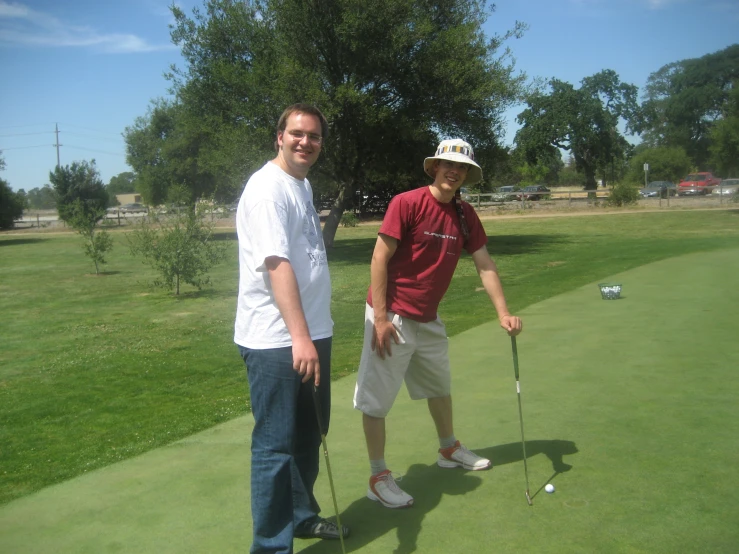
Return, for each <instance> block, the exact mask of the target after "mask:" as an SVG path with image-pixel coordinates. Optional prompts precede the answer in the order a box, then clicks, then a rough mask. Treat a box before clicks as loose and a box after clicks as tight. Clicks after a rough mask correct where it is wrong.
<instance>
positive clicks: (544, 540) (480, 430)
mask: <svg viewBox="0 0 739 554" xmlns="http://www.w3.org/2000/svg"><path fill="white" fill-rule="evenodd" d="M737 275H739V250H724V251H717V252H710V253H699V254H691V255H688V256H683V257H679V258H672V259H668V260H663V261H660V262H658V263H654V264H651V265H648V266H643V267H641V268H638V269H635V270H632V271H629V272H626V273H623V274H620V275H613V276H604V278H603V279H602V281H603V282H605V281H608V282H615V283H620V284H621V285H622V286H623V289H622V294H621V296H622V298H621V299H619V300H602V299H601V296H600V291H599V289H598V286H597V284H596V283H592V284H590V285H588V286H587V287H583V288H581V289H578V290H576V291H573V292H571V293H568V294H564V295H561V296H558V297H555V298H551V299H549V300H546V301H544V302H541V303H539V304H536V305H534V306H531V307H529V308H527V309H526V310H525V311H524V312H523V313H522V314H520V315H521V316H522V317H523V318H524V333H523V334H522V335H521V336H520V337H519V339H518V352H519V362H520V371H521V373H520V379H521V395H522V401H523V419H524V424H525V431H526V449H527V454H528V477H529V482H530V489H531V494H532V495H533V506H528V505H527V503H526V498H525V496H524V491H525V479H524V465H523V460H522V453H521V435H520V427H519V416H518V407H517V401H516V388H515V381H514V376H513V366H512V359H511V347H510V340H509V339H508V337H507V335H506V334H505V333H504V332H503V331H502V330H501V329H500V328H499V327H497V324H495V323H492V322H491V323H489V324H486V325H483V326H480V327H477V328H475V329H471V330H469V331H467V332H465V333H462V334H460V335H457V336H455V337H453V338H452V339H451V341H450V355H451V359H452V372H453V376H452V382H453V398H454V402H455V404H454V406H455V414H454V415H455V428H456V434H457V436H458V438H460V439H461V440H462V441H463V442H464V443H465V444H466V445H467V446H468V447H469V448H471V449H473V450H475V451H477V452H478V453H480V454H483V455H485V456H487V457H489V458H491V459H492V460H493V464H494V466H495V467H494V468H493V469H492V470H490V471H484V472H464V471H461V470H447V469H441V468H439V467H437V466H436V465H435V460H436V450H437V448H438V445H437V441H436V437H435V433H434V428H433V423H432V421H431V418H430V416H429V415H428V410H427V409H426V406H425V403H423V402H413V401H411V400H409V399H408V397H407V394H406V393H405V391H404V392H402V393H401V395H400V397H399V399H398V402H397V403H396V405H395V406H394V408H393V410H392V412H391V414H390V416H389V418H388V421H387V425H388V447H387V456H386V459H387V462H388V464H389V466H390V467H391V469H392V470H393V471H394V472H395V473H397V474H400V475H402V481H401V483H400V484H401V486H402V487H403V488H404V489H405V490H406V491H407V492H409V493H410V494H412V495H413V496H414V497H415V499H416V502H415V505H414V506H413V508H411V509H407V510H388V509H386V508H383V507H381V506H380V505H378V504H376V503H373V502H371V501H370V500H368V499H366V498H365V496H364V495H365V492H366V485H367V478H368V472H369V467H368V462H367V460H366V454H365V447H364V440H363V436H362V430H361V418H360V414H359V413H358V412H356V411H355V410H353V408H352V403H351V399H352V394H353V388H354V380H353V378H352V377H349V378H345V379H343V380H340V381H336V382H334V383H333V385H332V386H333V402H334V406H333V414H332V422H331V432H330V433H329V436H328V447H329V453H330V456H331V466H332V470H333V478H334V483H335V486H336V490H337V495H338V502H339V507H340V509H341V511H342V520H343V523H345V524H348V525H350V526H351V528H352V536H351V537H350V538H349V539H348V540H347V541H346V547H347V551H349V552H366V553H383V554H385V553H388V552H395V553H406V552H431V553H435V552H473V551H474V552H521V551H527V550H531V549H536V551H538V552H552V553H561V552H583V553H586V552H587V553H590V552H630V553H632V552H644V553H655V552H656V553H660V552H665V553H668V552H669V553H675V552H698V551H700V552H735V551H736V548H737V545H739V525H737V522H739V500H737V499H736V497H735V495H734V494H733V491H732V490H731V487H732V484H733V478H734V474H733V470H734V467H735V464H736V460H737V459H739V441H738V440H737V437H739V407H738V406H739V402H737V400H736V399H737V398H739V380H738V379H737V378H736V376H735V371H736V368H738V367H739V349H737V347H736V325H737V323H736V322H737V318H736V306H738V305H739V287H737V286H736V283H737V278H736V276H737ZM442 317H443V311H442ZM359 324H360V323H359V322H358V325H359ZM251 425H252V421H251V417H250V416H247V417H242V418H239V419H235V420H232V421H230V422H228V423H225V424H223V425H219V426H218V427H215V428H212V429H209V430H207V431H205V432H202V433H199V434H197V435H194V436H192V437H189V438H187V439H185V440H181V441H178V442H176V443H173V444H171V445H169V446H167V447H164V448H160V449H157V450H154V451H151V452H149V453H147V454H144V455H142V456H139V457H137V458H134V459H130V460H127V461H124V462H121V463H119V464H115V465H112V466H108V467H106V468H103V469H101V470H97V471H94V472H90V473H89V474H86V475H83V476H80V477H78V478H76V479H73V480H70V481H67V482H64V483H62V484H59V485H56V486H52V487H49V488H47V489H44V490H42V491H40V492H38V493H36V494H33V495H30V496H27V497H24V498H21V499H19V500H16V501H13V502H11V503H9V504H6V505H4V506H1V507H0V552H8V553H16V552H17V553H21V552H22V553H34V552H39V553H41V552H43V553H46V552H56V553H72V552H74V553H87V552H89V553H104V552H132V553H133V552H135V553H154V552H156V553H168V552H171V553H186V552H193V553H203V552H214V553H231V552H246V551H248V546H249V544H250V543H251V537H250V532H251V521H250V509H249V500H248V495H249V485H248V483H249V481H248V475H249V434H250V430H251ZM547 482H552V483H553V484H554V485H555V486H556V489H557V490H556V492H555V493H553V494H547V493H545V492H544V490H543V487H544V485H545V484H546V483H547ZM317 494H318V495H319V500H320V502H321V505H322V507H323V513H324V515H326V516H332V515H333V505H332V501H331V496H330V492H329V487H328V480H327V479H326V475H325V465H324V466H323V467H322V474H321V476H320V477H319V481H318V484H317ZM295 546H296V551H301V552H304V553H324V552H325V553H329V552H340V551H341V550H340V547H339V544H338V542H328V541H296V545H295Z"/></svg>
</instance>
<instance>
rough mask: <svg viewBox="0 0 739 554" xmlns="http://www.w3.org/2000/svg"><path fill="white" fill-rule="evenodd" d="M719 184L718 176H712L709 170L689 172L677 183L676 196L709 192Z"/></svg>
mask: <svg viewBox="0 0 739 554" xmlns="http://www.w3.org/2000/svg"><path fill="white" fill-rule="evenodd" d="M720 184H721V178H720V177H714V176H713V173H710V172H709V171H701V172H699V173H691V174H690V175H688V176H687V177H685V179H683V180H682V181H680V183H679V184H678V185H677V195H678V196H693V195H698V194H710V193H711V191H713V189H714V188H716V187H717V186H719V185H720Z"/></svg>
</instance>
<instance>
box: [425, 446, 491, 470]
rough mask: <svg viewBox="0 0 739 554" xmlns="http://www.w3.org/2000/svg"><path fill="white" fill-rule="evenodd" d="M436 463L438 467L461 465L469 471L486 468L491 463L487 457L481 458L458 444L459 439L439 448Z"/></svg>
mask: <svg viewBox="0 0 739 554" xmlns="http://www.w3.org/2000/svg"><path fill="white" fill-rule="evenodd" d="M436 463H437V465H438V466H439V467H444V468H452V467H463V468H464V469H469V470H471V471H477V470H479V469H488V468H489V467H490V466H491V465H493V464H491V463H490V460H488V459H487V458H483V457H481V456H478V455H477V454H475V453H474V452H472V451H470V450H467V448H466V447H464V446H462V445H461V444H459V441H457V442H456V444H455V445H454V446H452V447H450V448H439V459H438V460H436Z"/></svg>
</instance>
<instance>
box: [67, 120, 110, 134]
mask: <svg viewBox="0 0 739 554" xmlns="http://www.w3.org/2000/svg"><path fill="white" fill-rule="evenodd" d="M61 125H64V126H65V127H72V128H73V129H82V130H83V131H90V132H92V133H99V134H101V135H119V136H120V133H111V132H110V131H100V130H99V129H90V128H89V127H81V126H80V125H74V124H72V123H64V122H62V123H61Z"/></svg>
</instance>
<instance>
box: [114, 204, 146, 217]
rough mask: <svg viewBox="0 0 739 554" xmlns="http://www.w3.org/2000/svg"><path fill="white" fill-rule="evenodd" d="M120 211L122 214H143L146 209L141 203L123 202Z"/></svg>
mask: <svg viewBox="0 0 739 554" xmlns="http://www.w3.org/2000/svg"><path fill="white" fill-rule="evenodd" d="M120 212H121V213H122V214H145V213H147V212H148V210H147V209H146V206H144V205H143V204H138V203H135V202H134V203H133V204H123V206H121V208H120Z"/></svg>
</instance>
